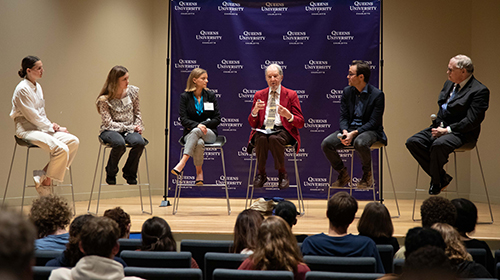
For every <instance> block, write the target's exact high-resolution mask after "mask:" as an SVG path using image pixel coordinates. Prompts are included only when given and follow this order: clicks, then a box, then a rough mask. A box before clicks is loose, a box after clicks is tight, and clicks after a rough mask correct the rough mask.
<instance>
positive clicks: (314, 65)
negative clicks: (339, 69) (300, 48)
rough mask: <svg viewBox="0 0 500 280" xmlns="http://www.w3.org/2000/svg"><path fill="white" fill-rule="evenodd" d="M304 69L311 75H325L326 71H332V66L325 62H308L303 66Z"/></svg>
mask: <svg viewBox="0 0 500 280" xmlns="http://www.w3.org/2000/svg"><path fill="white" fill-rule="evenodd" d="M304 69H306V70H309V71H310V73H311V74H325V71H326V70H330V69H332V66H331V65H330V64H329V63H328V61H326V60H312V59H311V60H309V63H308V64H304Z"/></svg>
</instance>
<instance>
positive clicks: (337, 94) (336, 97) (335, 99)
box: [326, 88, 344, 104]
mask: <svg viewBox="0 0 500 280" xmlns="http://www.w3.org/2000/svg"><path fill="white" fill-rule="evenodd" d="M342 93H344V91H343V90H341V89H333V88H332V89H331V90H330V92H329V93H327V94H326V99H328V100H332V103H338V104H340V99H341V98H342Z"/></svg>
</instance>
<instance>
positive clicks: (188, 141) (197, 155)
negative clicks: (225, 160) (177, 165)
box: [184, 127, 217, 166]
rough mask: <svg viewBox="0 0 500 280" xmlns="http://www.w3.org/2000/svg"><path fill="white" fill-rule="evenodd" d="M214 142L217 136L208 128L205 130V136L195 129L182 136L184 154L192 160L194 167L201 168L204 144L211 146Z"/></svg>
mask: <svg viewBox="0 0 500 280" xmlns="http://www.w3.org/2000/svg"><path fill="white" fill-rule="evenodd" d="M215 140H217V135H215V133H214V132H213V131H212V130H211V129H210V128H207V134H203V131H201V129H199V128H197V127H196V128H194V129H193V130H191V131H190V132H189V133H188V134H186V136H184V142H185V144H184V154H185V155H188V156H190V157H192V158H193V163H194V166H202V165H203V152H204V151H205V143H207V144H212V143H215Z"/></svg>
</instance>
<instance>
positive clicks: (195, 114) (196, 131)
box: [171, 68, 220, 185]
mask: <svg viewBox="0 0 500 280" xmlns="http://www.w3.org/2000/svg"><path fill="white" fill-rule="evenodd" d="M207 83H208V74H207V71H206V70H203V69H201V68H195V69H193V71H191V74H190V75H189V78H188V80H187V85H186V90H185V92H183V93H182V94H181V100H180V106H179V116H180V118H181V124H182V126H184V134H183V137H184V139H183V140H184V142H185V143H186V144H185V146H184V154H183V155H182V158H181V160H180V161H179V163H177V165H176V166H175V167H174V168H173V169H172V171H171V172H172V174H174V175H180V174H181V172H182V171H183V170H184V166H185V165H186V162H187V161H188V159H189V158H190V157H193V163H194V166H195V167H196V181H195V184H196V185H203V169H202V165H203V152H204V150H205V143H214V142H215V140H216V138H217V126H218V125H219V123H220V112H219V105H218V104H217V98H216V97H215V94H214V93H213V92H211V91H209V90H208V88H207Z"/></svg>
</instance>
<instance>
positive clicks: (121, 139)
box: [99, 130, 146, 179]
mask: <svg viewBox="0 0 500 280" xmlns="http://www.w3.org/2000/svg"><path fill="white" fill-rule="evenodd" d="M99 137H100V138H101V139H102V140H103V141H104V143H106V144H109V145H110V146H111V153H110V154H109V159H108V165H106V174H107V175H108V176H110V177H111V176H113V177H114V176H116V173H118V162H119V161H120V158H121V157H122V156H123V154H124V153H125V150H126V146H125V145H126V144H129V145H130V146H131V147H132V149H131V150H130V152H129V154H128V159H127V162H126V163H125V166H124V167H123V169H122V172H123V178H125V179H136V178H137V169H138V167H139V159H140V158H141V155H142V151H143V150H144V146H145V145H146V142H145V141H144V138H142V135H141V134H139V133H137V132H134V133H126V132H117V131H112V130H105V131H103V132H102V133H101V135H100V136H99Z"/></svg>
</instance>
